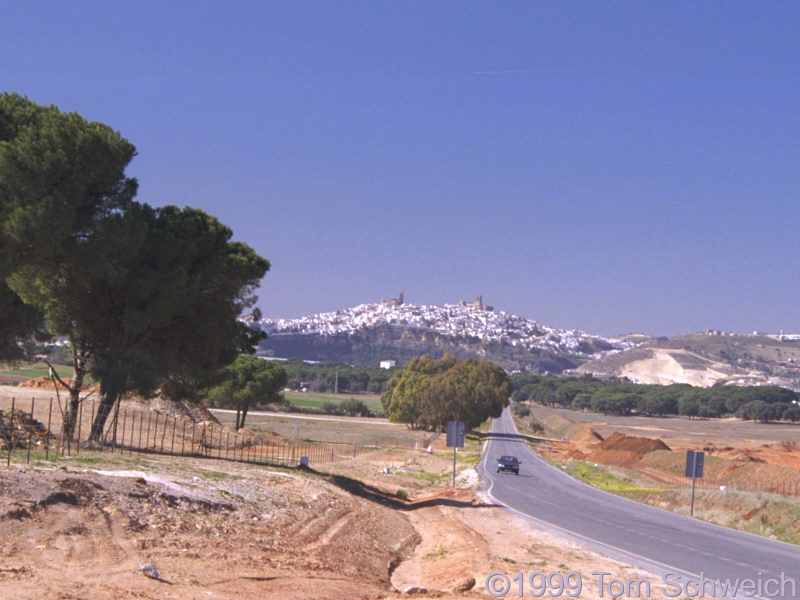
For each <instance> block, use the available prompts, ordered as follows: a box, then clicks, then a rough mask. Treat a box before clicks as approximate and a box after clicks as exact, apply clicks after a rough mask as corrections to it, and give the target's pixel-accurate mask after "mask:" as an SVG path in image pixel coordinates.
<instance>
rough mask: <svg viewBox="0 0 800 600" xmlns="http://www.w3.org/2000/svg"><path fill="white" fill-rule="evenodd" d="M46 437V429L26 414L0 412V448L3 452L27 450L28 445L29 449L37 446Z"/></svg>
mask: <svg viewBox="0 0 800 600" xmlns="http://www.w3.org/2000/svg"><path fill="white" fill-rule="evenodd" d="M47 435H48V431H47V427H45V426H44V425H43V424H42V423H40V422H39V421H37V420H36V419H34V418H32V417H31V415H29V414H28V413H24V412H21V411H19V410H15V411H14V414H13V415H12V414H11V412H10V411H8V412H6V413H4V412H3V411H2V410H0V443H2V446H0V448H2V449H3V450H8V449H9V448H27V447H28V444H29V443H30V445H31V447H35V446H38V445H39V444H41V441H42V439H43V438H45V437H47Z"/></svg>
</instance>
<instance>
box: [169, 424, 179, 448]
mask: <svg viewBox="0 0 800 600" xmlns="http://www.w3.org/2000/svg"><path fill="white" fill-rule="evenodd" d="M177 425H178V418H177V417H172V444H171V445H170V448H169V453H170V454H175V427H176V426H177Z"/></svg>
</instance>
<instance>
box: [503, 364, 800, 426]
mask: <svg viewBox="0 0 800 600" xmlns="http://www.w3.org/2000/svg"><path fill="white" fill-rule="evenodd" d="M512 383H513V387H514V391H513V393H512V399H514V400H515V401H525V400H530V401H533V402H537V403H539V404H545V405H556V406H562V407H565V408H572V409H576V410H593V411H595V412H601V413H604V414H613V415H630V414H632V413H634V412H635V413H636V414H641V415H682V416H687V417H704V418H709V417H724V416H736V417H739V418H743V419H749V420H756V421H762V422H767V421H777V420H786V421H792V422H796V421H800V406H798V405H797V404H796V402H797V401H800V394H798V393H797V392H794V391H792V390H789V389H786V388H782V387H777V386H714V387H710V388H700V387H693V386H690V385H686V384H673V385H666V386H665V385H643V384H634V383H630V382H620V381H602V380H599V379H594V378H592V377H590V376H586V377H581V378H575V377H556V376H540V375H527V374H518V375H514V376H512Z"/></svg>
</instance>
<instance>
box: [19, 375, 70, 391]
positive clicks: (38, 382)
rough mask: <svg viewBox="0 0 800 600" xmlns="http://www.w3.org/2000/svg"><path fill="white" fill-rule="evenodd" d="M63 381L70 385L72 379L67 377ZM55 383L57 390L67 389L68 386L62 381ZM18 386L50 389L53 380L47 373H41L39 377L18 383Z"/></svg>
mask: <svg viewBox="0 0 800 600" xmlns="http://www.w3.org/2000/svg"><path fill="white" fill-rule="evenodd" d="M64 382H65V383H67V384H68V385H72V380H71V379H70V378H69V377H67V378H65V379H64ZM57 384H58V389H59V390H61V391H69V388H67V386H65V385H64V384H63V383H61V382H57ZM19 387H26V388H34V389H37V390H52V389H53V380H52V379H50V378H49V377H48V376H47V375H42V376H41V377H34V378H33V379H28V381H24V382H22V383H20V384H19Z"/></svg>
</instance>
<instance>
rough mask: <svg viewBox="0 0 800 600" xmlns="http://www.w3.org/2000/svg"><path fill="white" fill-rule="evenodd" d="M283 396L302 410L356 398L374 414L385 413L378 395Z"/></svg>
mask: <svg viewBox="0 0 800 600" xmlns="http://www.w3.org/2000/svg"><path fill="white" fill-rule="evenodd" d="M283 395H284V396H285V397H286V399H287V400H288V401H289V402H291V404H292V405H293V406H299V407H302V408H321V407H322V405H323V403H325V402H333V403H334V404H339V403H340V402H342V401H343V400H348V399H350V398H355V399H356V400H361V401H362V402H363V403H364V404H366V405H367V408H369V409H370V411H372V412H373V413H374V414H378V413H381V412H383V407H382V406H381V397H380V396H378V395H376V394H317V393H314V392H284V393H283Z"/></svg>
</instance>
